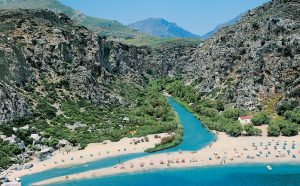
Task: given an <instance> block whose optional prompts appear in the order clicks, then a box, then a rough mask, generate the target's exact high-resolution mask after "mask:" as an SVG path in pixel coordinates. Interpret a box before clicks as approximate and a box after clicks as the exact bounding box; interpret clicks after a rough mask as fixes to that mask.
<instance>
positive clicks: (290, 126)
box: [281, 121, 299, 136]
mask: <svg viewBox="0 0 300 186" xmlns="http://www.w3.org/2000/svg"><path fill="white" fill-rule="evenodd" d="M298 130H299V129H298V126H297V125H296V124H294V123H292V122H289V121H284V122H283V123H282V129H281V133H282V135H284V136H295V135H297V134H298Z"/></svg>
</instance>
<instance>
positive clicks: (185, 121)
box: [21, 97, 215, 186]
mask: <svg viewBox="0 0 300 186" xmlns="http://www.w3.org/2000/svg"><path fill="white" fill-rule="evenodd" d="M167 100H168V102H169V104H170V105H171V107H172V109H173V110H174V111H175V112H176V113H177V115H178V118H179V121H180V123H181V125H182V127H183V139H182V142H181V143H180V144H179V145H177V146H175V147H172V148H169V149H164V150H161V151H157V152H154V153H135V154H127V155H121V156H115V157H110V158H104V159H101V160H98V161H94V162H89V163H86V164H80V165H75V166H71V167H65V168H54V169H50V170H47V171H43V172H39V173H35V174H31V175H27V176H23V177H22V178H21V180H22V185H25V186H27V185H31V184H32V183H36V182H39V181H42V180H45V179H50V178H54V177H59V176H65V175H70V174H76V173H80V172H85V171H89V170H94V169H100V168H105V167H111V166H114V165H116V164H118V163H119V162H120V161H122V162H125V161H128V160H131V159H135V158H140V157H144V156H147V155H153V154H160V153H168V152H176V151H179V150H181V151H196V150H199V149H202V148H204V147H205V146H207V145H208V144H210V143H212V142H213V140H214V138H215V137H214V135H213V133H211V132H210V131H209V130H208V129H206V128H205V127H204V126H203V125H202V124H201V122H200V121H199V120H197V118H196V117H195V116H194V115H193V114H192V113H191V112H189V111H188V110H187V109H185V108H184V107H183V106H182V105H180V104H179V103H178V102H176V101H175V100H174V99H173V98H169V97H168V98H167ZM84 181H86V180H84ZM84 181H83V182H84ZM79 185H80V184H79Z"/></svg>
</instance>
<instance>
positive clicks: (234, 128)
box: [226, 122, 243, 137]
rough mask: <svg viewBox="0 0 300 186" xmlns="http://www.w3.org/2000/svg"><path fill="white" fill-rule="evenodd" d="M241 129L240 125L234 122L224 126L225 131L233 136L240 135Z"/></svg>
mask: <svg viewBox="0 0 300 186" xmlns="http://www.w3.org/2000/svg"><path fill="white" fill-rule="evenodd" d="M242 131H243V127H242V125H240V124H239V123H236V122H234V123H232V124H230V125H228V126H226V133H227V134H229V135H230V136H233V137H237V136H240V135H241V134H242Z"/></svg>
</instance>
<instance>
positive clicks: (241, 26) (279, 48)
mask: <svg viewBox="0 0 300 186" xmlns="http://www.w3.org/2000/svg"><path fill="white" fill-rule="evenodd" d="M299 10H300V2H299V1H297V0H273V1H272V2H269V3H266V4H264V5H263V6H261V7H258V8H256V9H253V10H251V11H249V12H247V13H246V15H245V16H243V17H242V19H241V20H240V21H238V22H237V23H236V24H234V25H232V26H229V27H226V28H223V29H221V30H220V31H219V32H217V33H216V34H215V35H214V36H213V37H212V38H211V39H208V40H207V41H206V42H205V43H204V44H203V45H202V47H201V48H199V49H198V51H197V56H198V57H197V58H195V63H192V64H191V65H189V64H187V66H186V71H189V72H186V73H185V74H186V75H185V76H186V78H187V79H189V81H190V79H191V78H193V81H194V83H195V85H196V87H197V89H198V91H199V92H202V93H203V95H206V96H208V97H212V98H219V99H222V100H226V101H227V102H229V103H232V105H234V106H236V107H239V108H241V107H242V108H247V109H262V108H264V109H267V110H269V111H271V110H272V109H273V111H274V106H276V105H277V106H279V105H280V104H282V103H283V102H285V103H286V102H288V104H294V103H296V105H297V104H298V105H299V101H300V100H299V96H300V95H299V83H300V81H299V76H300V55H299V54H300V48H299V46H300V45H299V42H300V40H299V38H300V28H299V23H300V16H299V15H300V11H299ZM279 100H281V101H280V102H278V101H279ZM294 105H295V104H294Z"/></svg>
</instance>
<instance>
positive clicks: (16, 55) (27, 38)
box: [0, 10, 122, 122]
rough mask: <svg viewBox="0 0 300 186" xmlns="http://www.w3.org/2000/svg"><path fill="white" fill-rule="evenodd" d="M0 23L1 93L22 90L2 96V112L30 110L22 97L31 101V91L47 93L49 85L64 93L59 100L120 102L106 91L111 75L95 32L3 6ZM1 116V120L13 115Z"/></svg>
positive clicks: (45, 14)
mask: <svg viewBox="0 0 300 186" xmlns="http://www.w3.org/2000/svg"><path fill="white" fill-rule="evenodd" d="M0 22H1V26H0V29H1V35H0V53H1V54H2V55H1V59H0V60H1V73H0V76H1V82H2V86H3V87H4V88H3V91H2V92H7V91H8V90H6V89H8V86H9V87H13V88H14V89H15V90H17V89H20V90H19V91H18V92H19V96H11V97H8V96H5V95H7V93H3V94H2V95H3V96H2V97H4V98H7V101H6V106H5V109H4V110H3V109H2V110H1V114H0V115H1V116H3V114H4V115H7V114H5V113H11V116H13V115H15V114H13V113H14V112H17V111H18V110H19V111H20V112H24V114H26V113H29V111H24V109H25V110H26V108H28V107H25V106H24V105H28V104H25V103H24V102H26V101H25V100H30V101H31V102H33V103H34V100H32V97H31V96H30V93H31V92H38V93H39V94H40V95H41V96H46V95H47V93H48V91H47V86H46V85H47V84H49V83H52V84H60V85H61V86H62V87H63V89H64V92H61V93H58V94H59V97H60V98H61V99H63V95H68V96H71V97H76V96H80V97H83V98H85V99H88V100H90V101H91V102H93V103H95V104H100V103H107V104H108V103H111V104H119V103H121V102H122V101H121V100H120V99H121V98H120V97H119V96H117V95H115V93H114V92H113V91H111V90H110V89H109V84H111V82H112V75H111V74H110V73H109V72H108V70H109V64H108V63H107V61H106V60H105V58H107V57H105V55H104V50H105V43H104V42H103V39H102V38H101V37H100V36H98V35H97V34H94V33H92V32H90V31H88V30H87V29H86V28H84V27H78V26H75V25H73V23H72V21H71V20H70V19H69V18H68V17H66V16H65V15H63V14H60V16H56V15H55V14H54V13H52V12H49V11H44V10H36V11H32V10H18V11H9V10H8V11H6V10H3V11H1V15H0ZM17 95H18V94H17ZM19 97H21V98H20V99H19ZM22 97H23V98H22ZM4 98H3V99H4ZM25 98H27V99H25ZM9 100H10V101H9ZM16 107H18V108H19V107H22V108H23V109H21V108H20V109H16ZM21 115H22V114H21ZM15 116H17V115H15ZM1 118H2V119H1V122H3V121H6V120H7V119H11V117H7V118H6V119H5V118H4V117H1Z"/></svg>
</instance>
